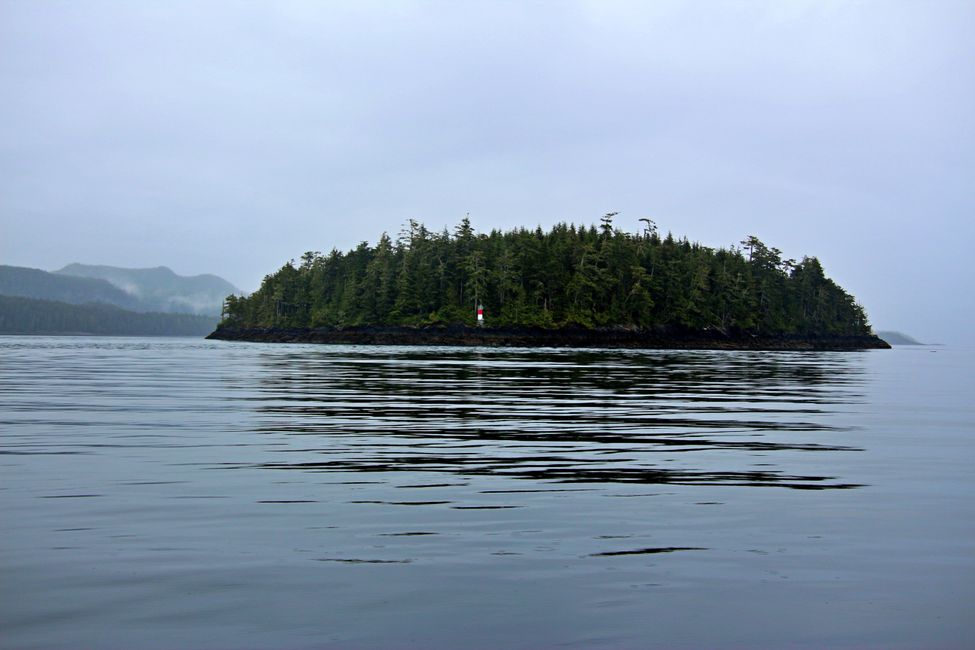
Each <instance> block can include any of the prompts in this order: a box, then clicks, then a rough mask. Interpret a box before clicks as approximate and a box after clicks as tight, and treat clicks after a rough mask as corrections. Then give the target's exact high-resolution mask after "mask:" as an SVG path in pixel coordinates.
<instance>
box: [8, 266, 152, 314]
mask: <svg viewBox="0 0 975 650" xmlns="http://www.w3.org/2000/svg"><path fill="white" fill-rule="evenodd" d="M0 295H6V296H21V297H24V298H35V299H39V300H57V301H60V302H66V303H70V304H74V305H80V304H83V303H90V302H100V303H107V304H111V305H116V306H118V307H122V308H124V309H135V310H138V309H139V308H140V307H141V301H139V300H138V299H137V298H135V297H134V296H131V295H129V294H128V293H126V292H124V291H122V290H121V289H119V288H118V287H116V286H114V285H112V284H111V283H109V282H107V281H106V280H97V279H94V278H80V277H71V276H62V275H54V274H53V273H48V272H47V271H42V270H40V269H30V268H25V267H22V266H2V265H0Z"/></svg>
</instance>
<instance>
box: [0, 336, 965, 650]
mask: <svg viewBox="0 0 975 650" xmlns="http://www.w3.org/2000/svg"><path fill="white" fill-rule="evenodd" d="M898 354H900V355H901V356H898ZM904 354H907V353H906V352H901V351H898V350H893V351H870V352H864V353H830V352H819V353H787V352H772V353H768V352H761V353H758V352H756V353H750V352H709V351H648V350H643V351H620V350H614V351H597V350H588V351H572V350H548V351H545V350H542V351H530V350H511V349H507V350H493V349H451V348H441V349H436V348H424V349H417V348H378V347H372V348H370V347H340V346H334V347H333V346H290V345H251V344H232V343H211V342H206V341H194V340H179V339H153V340H150V339H108V338H89V339H86V338H70V337H66V338H43V337H0V434H2V435H0V479H2V480H0V521H2V523H3V527H4V528H3V535H0V566H2V569H3V579H2V580H0V630H2V633H0V648H76V647H105V648H174V647H193V648H239V647H248V648H296V649H297V648H311V647H315V648H369V647H382V648H457V647H464V648H497V647H505V648H539V647H555V646H568V647H582V648H591V647H612V648H643V647H652V646H657V647H687V646H691V647H717V646H726V645H728V640H729V639H735V640H736V642H737V643H739V644H740V645H741V646H742V647H783V646H790V647H810V648H814V647H836V646H838V645H843V644H844V642H845V643H846V644H847V645H852V646H867V645H869V646H876V647H897V646H898V645H899V646H901V647H929V646H937V645H940V646H948V647H950V646H952V645H956V646H960V645H962V644H961V643H954V641H955V640H958V639H963V638H970V637H971V634H968V636H967V637H966V636H965V634H966V633H968V632H972V634H975V630H972V629H971V625H968V626H967V627H966V625H963V624H961V623H960V622H961V621H965V620H969V617H968V616H967V614H968V612H967V610H966V607H967V603H970V602H971V601H972V598H975V594H973V593H971V592H972V589H971V585H973V584H975V580H971V579H970V577H971V575H972V570H971V568H970V566H969V565H970V558H972V557H975V548H973V542H972V540H975V531H973V530H972V529H971V524H970V522H971V521H973V520H975V517H972V516H971V513H970V503H971V499H970V495H971V493H972V489H975V487H973V486H972V480H971V471H970V470H971V461H972V454H971V443H970V441H969V440H970V437H971V436H970V433H971V431H970V427H969V426H968V425H969V424H970V423H971V422H972V419H973V418H972V416H971V413H970V407H969V406H967V405H968V404H969V403H970V399H968V397H970V396H969V395H968V393H967V392H966V393H965V398H964V399H962V398H960V397H956V398H951V399H949V397H950V396H951V395H952V394H953V393H952V392H951V391H952V390H955V387H956V386H964V385H965V383H964V377H967V373H969V372H970V367H971V364H968V365H966V364H967V361H965V360H964V359H962V360H961V361H958V362H957V363H956V364H955V365H951V364H950V363H947V364H946V361H948V360H950V358H949V357H944V356H942V357H938V356H935V355H928V356H920V355H914V356H912V357H910V358H907V357H904V356H903V355H904ZM884 364H887V365H884ZM952 373H953V374H952ZM890 377H899V378H901V379H899V380H898V381H900V382H901V383H897V382H895V381H894V380H892V379H889V378H890ZM943 377H946V378H943ZM885 382H886V383H885ZM925 391H926V392H925ZM969 392H970V391H969ZM938 400H941V401H940V402H939V401H938ZM931 404H940V405H941V406H939V407H937V408H933V407H931V406H930V405H931ZM965 409H969V410H967V411H966V410H965ZM917 432H923V437H920V436H918V435H917ZM850 488H855V489H850ZM918 549H924V550H925V552H923V553H920V552H918ZM965 562H969V565H966V564H965ZM966 567H969V568H967V569H966ZM969 596H971V597H969ZM963 610H964V611H963ZM906 611H910V612H911V616H910V617H905V616H903V612H906ZM824 620H828V621H830V624H829V625H828V626H824V625H822V624H821V622H822V621H824ZM932 640H935V641H941V642H940V643H930V641H932Z"/></svg>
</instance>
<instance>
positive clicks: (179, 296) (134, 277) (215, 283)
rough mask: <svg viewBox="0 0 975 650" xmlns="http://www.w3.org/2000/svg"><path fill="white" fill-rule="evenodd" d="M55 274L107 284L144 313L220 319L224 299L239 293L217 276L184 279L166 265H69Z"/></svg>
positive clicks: (196, 276)
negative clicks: (121, 292)
mask: <svg viewBox="0 0 975 650" xmlns="http://www.w3.org/2000/svg"><path fill="white" fill-rule="evenodd" d="M54 273H55V274H56V275H60V276H73V277H80V278H90V279H98V280H103V281H106V282H109V283H110V284H112V285H114V286H115V287H117V288H119V289H121V290H122V291H124V292H125V293H126V294H128V295H129V296H131V297H132V298H134V299H136V300H137V301H138V302H139V304H140V305H141V306H142V310H143V311H150V310H151V311H161V312H178V313H192V314H208V315H214V316H219V315H220V311H221V308H222V307H223V301H224V299H225V298H226V297H227V296H229V295H230V294H239V293H240V290H239V289H238V288H237V287H235V286H234V285H232V284H230V283H229V282H227V281H226V280H224V279H223V278H221V277H218V276H216V275H194V276H191V277H186V276H181V275H177V274H176V273H174V272H173V271H172V270H171V269H169V268H167V267H165V266H157V267H155V268H151V269H125V268H119V267H115V266H91V265H87V264H69V265H68V266H66V267H64V268H63V269H60V270H58V271H55V272H54ZM115 304H118V303H115Z"/></svg>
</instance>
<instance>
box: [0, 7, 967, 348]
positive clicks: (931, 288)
mask: <svg viewBox="0 0 975 650" xmlns="http://www.w3.org/2000/svg"><path fill="white" fill-rule="evenodd" d="M643 4H645V3H607V2H588V3H587V2H578V3H561V2H559V3H503V2H501V3H498V2H463V3H459V2H450V3H447V2H444V3H435V2H434V3H431V2H423V3H419V2H417V3H408V2H397V3H379V2H377V3H363V2H354V3H353V2H350V3H318V2H309V3H303V2H283V3H279V2H275V3H270V2H269V3H240V2H205V3H189V2H186V3H125V2H86V3H60V2H9V1H7V2H4V3H2V4H0V12H2V13H0V82H2V84H3V87H4V91H5V92H4V96H5V101H4V102H2V103H0V228H2V237H0V256H2V261H3V262H5V263H10V264H20V265H27V266H37V267H41V268H57V267H60V266H62V265H64V264H66V263H68V262H71V261H81V262H91V263H104V264H116V265H124V266H151V265H157V264H167V265H170V266H172V267H174V268H175V269H176V270H177V271H178V272H182V273H202V272H213V273H217V274H220V275H224V276H225V277H227V278H228V279H229V280H231V281H232V282H234V283H236V284H238V285H240V286H242V287H244V288H248V289H253V288H255V287H256V285H257V284H258V283H259V281H260V278H261V277H262V276H263V275H264V274H266V273H268V272H270V271H272V270H274V269H275V268H277V267H278V266H280V264H282V263H283V262H284V261H285V260H287V259H289V258H291V257H295V256H297V255H300V253H301V252H303V251H305V250H308V249H325V250H328V249H330V248H332V247H338V248H347V247H349V246H352V245H354V244H355V243H357V242H358V241H360V240H363V239H366V240H371V241H374V240H375V239H376V238H377V237H378V235H379V234H380V233H381V232H382V231H383V230H388V231H396V230H398V229H399V227H400V224H401V223H402V222H403V221H405V220H406V219H408V218H411V217H415V218H419V219H421V220H423V221H425V222H426V223H427V224H428V225H429V226H431V227H433V228H441V227H444V226H452V225H453V224H455V223H456V222H457V221H458V220H459V218H460V217H462V216H463V214H464V213H466V212H468V211H469V212H470V213H471V216H472V219H473V221H474V223H475V225H476V226H477V227H478V228H480V229H483V230H486V229H490V228H492V227H512V226H516V225H522V224H529V225H534V224H538V223H540V224H542V225H549V224H551V223H554V222H555V221H559V220H573V221H577V222H579V221H583V222H591V221H593V220H595V219H596V218H598V216H600V215H601V214H602V213H603V212H606V211H610V210H619V211H621V213H622V214H621V215H620V217H619V221H618V223H619V225H621V226H624V227H632V228H634V229H635V228H636V225H637V219H638V218H639V217H642V216H652V217H653V218H655V219H656V220H657V221H658V222H659V223H660V224H661V226H662V227H663V228H664V229H671V230H673V231H674V232H675V233H676V234H686V235H688V236H689V237H690V238H691V239H695V240H699V241H702V242H704V243H706V244H708V245H714V246H719V245H725V246H726V245H729V244H731V243H733V242H736V241H738V240H739V239H741V238H742V237H743V236H745V235H747V234H752V233H754V234H758V235H759V236H760V237H762V238H763V239H765V240H766V241H767V242H768V243H770V244H772V245H775V246H778V247H779V248H781V249H783V250H784V251H785V252H786V253H787V254H788V255H790V256H801V255H803V254H815V255H818V256H819V257H820V258H821V259H822V260H823V261H824V264H825V265H826V268H827V270H828V271H829V272H830V273H831V274H832V275H833V276H834V277H835V278H836V279H837V280H838V281H839V282H840V283H841V284H843V285H844V286H846V287H847V288H849V289H850V290H851V291H852V292H853V293H854V294H855V295H857V296H858V297H859V298H860V300H861V301H862V302H863V303H864V304H865V305H866V306H867V308H868V311H869V313H870V314H871V317H872V320H873V322H874V323H875V325H879V326H885V327H899V328H902V329H905V330H908V331H911V332H912V333H914V334H916V335H917V336H919V337H921V338H925V339H946V340H952V339H954V340H960V339H961V337H962V336H963V335H964V334H963V332H964V331H965V326H966V325H967V323H968V322H969V321H970V320H971V319H972V318H973V316H975V303H973V299H972V298H971V297H970V287H971V285H972V280H973V274H972V271H971V270H970V268H969V265H968V264H967V263H966V253H967V248H966V244H967V243H968V242H969V241H971V239H972V237H971V235H972V234H973V233H972V219H971V216H972V208H973V196H972V189H971V188H972V187H973V182H972V181H973V173H972V172H973V169H975V165H973V162H975V161H973V153H972V152H973V151H975V146H973V145H975V134H973V122H975V120H973V117H972V116H973V115H975V90H973V89H975V84H973V83H972V82H973V81H975V80H973V74H972V72H971V62H972V61H973V60H975V56H973V55H975V45H973V44H972V41H971V38H970V35H971V34H972V33H973V30H972V28H973V27H975V8H973V7H972V5H971V4H970V3H966V2H947V1H945V2H938V3H908V2H903V3H898V2H864V3H855V4H854V3H835V4H831V3H823V2H809V3H804V2H789V3H780V2H770V3H750V4H744V3H714V2H708V3H703V2H701V3H653V5H652V6H651V7H649V8H648V7H645V6H642V5H643ZM948 303H950V304H951V305H952V307H951V308H950V309H948V308H946V307H945V305H946V304H948Z"/></svg>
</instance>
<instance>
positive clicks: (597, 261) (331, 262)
mask: <svg viewBox="0 0 975 650" xmlns="http://www.w3.org/2000/svg"><path fill="white" fill-rule="evenodd" d="M614 216H615V213H614V214H608V215H606V216H605V217H603V218H602V223H601V226H600V227H598V228H597V227H595V226H590V227H577V226H574V225H571V224H559V225H557V226H555V227H553V228H552V229H551V230H550V231H548V232H544V231H543V230H542V229H541V228H536V229H534V230H529V229H524V228H521V229H517V230H512V231H508V232H501V231H498V230H493V231H491V232H490V233H489V234H479V233H476V232H475V231H474V230H473V229H472V228H471V225H470V221H469V220H468V219H466V218H465V219H464V220H463V221H462V222H461V223H460V225H459V226H457V228H456V229H455V231H454V233H449V232H448V231H447V230H446V229H445V230H444V231H442V232H431V231H429V230H427V229H426V228H425V227H424V226H423V225H422V224H420V223H417V222H415V221H412V220H411V221H410V222H409V223H408V225H407V226H406V228H405V229H404V231H403V232H402V233H401V234H400V236H399V237H398V238H397V240H396V241H395V242H394V241H393V240H391V238H390V237H389V236H388V235H386V234H383V236H382V237H381V238H380V239H379V241H378V243H377V244H376V245H375V246H370V245H369V244H368V243H367V242H363V243H361V244H360V245H359V246H358V247H356V248H355V249H354V250H351V251H349V252H346V253H342V252H339V251H338V250H332V252H331V253H329V254H327V255H322V254H320V253H315V252H308V253H305V254H304V255H303V256H302V258H301V261H300V263H298V264H295V263H294V262H293V261H292V262H289V263H288V264H285V265H284V266H283V267H282V268H281V269H280V270H279V271H277V272H276V273H274V274H272V275H268V276H267V277H265V278H264V282H263V284H262V285H261V288H260V289H259V290H258V291H256V292H255V293H253V294H252V295H251V296H249V297H247V298H239V297H236V296H230V297H228V298H227V301H226V303H225V305H224V319H223V325H225V326H229V327H289V328H290V327H298V328H303V327H322V326H333V327H349V326H362V325H408V326H419V325H435V324H446V323H466V324H473V323H474V322H475V309H476V305H478V304H481V305H483V306H484V310H485V319H486V324H487V325H488V326H491V325H498V326H501V325H504V326H509V325H523V326H541V327H560V326H565V325H573V324H575V325H582V326H586V327H599V326H611V325H620V326H632V327H654V326H668V327H673V328H678V329H688V330H705V329H717V330H720V331H724V332H735V333H742V332H754V333H761V334H773V333H774V334H778V333H794V334H810V335H860V334H868V333H870V326H869V324H868V322H867V318H866V315H865V314H864V310H863V308H862V307H861V306H860V305H859V304H857V303H856V301H855V300H854V299H853V297H852V296H850V295H849V294H848V293H846V292H845V291H844V290H843V289H842V288H840V287H839V286H838V285H837V284H836V283H834V282H833V281H832V280H830V279H829V278H827V277H826V275H825V273H824V272H823V268H822V266H821V265H820V263H819V261H818V260H817V259H816V258H814V257H806V258H804V259H803V260H802V261H800V262H796V261H795V260H791V259H782V253H781V251H779V250H777V249H775V248H770V247H768V246H766V245H765V244H764V243H762V242H761V241H760V240H759V239H757V238H756V237H749V238H747V239H746V240H744V241H743V242H741V247H740V248H739V247H734V246H733V247H731V248H730V249H723V248H719V249H714V248H708V247H706V246H702V245H700V244H697V243H691V242H689V241H688V240H687V239H686V238H685V239H677V238H675V237H673V236H672V235H670V234H668V235H666V236H665V237H661V236H660V234H659V233H658V231H657V228H656V225H655V224H654V223H653V222H652V221H650V220H647V219H644V220H642V221H643V222H644V224H645V228H644V230H643V232H641V233H638V234H630V233H626V232H622V231H620V230H619V229H616V228H614V226H613V217H614Z"/></svg>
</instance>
